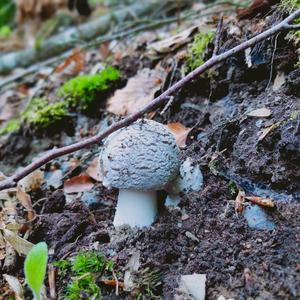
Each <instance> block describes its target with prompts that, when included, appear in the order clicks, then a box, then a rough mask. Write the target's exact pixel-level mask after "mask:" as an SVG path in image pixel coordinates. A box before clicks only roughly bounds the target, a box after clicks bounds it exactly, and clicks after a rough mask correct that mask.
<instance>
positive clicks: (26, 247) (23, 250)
mask: <svg viewBox="0 0 300 300" xmlns="http://www.w3.org/2000/svg"><path fill="white" fill-rule="evenodd" d="M1 230H2V231H3V236H4V238H5V240H6V241H7V242H8V243H9V244H10V245H11V246H12V247H13V248H14V249H15V250H16V251H17V252H18V253H19V254H24V255H27V254H28V252H29V251H30V250H31V248H32V247H33V244H32V243H30V242H29V241H27V240H25V239H23V238H21V237H20V236H18V234H17V233H16V232H13V231H10V230H8V229H1Z"/></svg>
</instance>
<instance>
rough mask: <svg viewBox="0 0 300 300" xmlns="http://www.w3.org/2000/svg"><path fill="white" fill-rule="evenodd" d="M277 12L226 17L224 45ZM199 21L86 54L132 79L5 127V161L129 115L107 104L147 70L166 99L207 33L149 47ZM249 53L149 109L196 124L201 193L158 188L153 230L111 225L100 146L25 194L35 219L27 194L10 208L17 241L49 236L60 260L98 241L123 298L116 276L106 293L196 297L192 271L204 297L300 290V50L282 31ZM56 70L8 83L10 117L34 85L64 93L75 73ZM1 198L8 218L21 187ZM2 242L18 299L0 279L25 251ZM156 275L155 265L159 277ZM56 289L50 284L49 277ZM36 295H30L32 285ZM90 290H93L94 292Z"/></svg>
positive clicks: (112, 203)
mask: <svg viewBox="0 0 300 300" xmlns="http://www.w3.org/2000/svg"><path fill="white" fill-rule="evenodd" d="M266 16H267V17H266ZM280 18H282V13H281V12H280V11H278V10H277V9H275V8H274V7H272V8H269V9H267V12H266V11H264V12H263V13H261V14H260V13H258V14H257V15H255V16H254V17H251V18H244V19H242V20H239V19H238V18H237V17H236V13H234V12H231V13H229V14H228V15H225V17H224V22H223V30H222V35H221V39H220V42H221V47H220V51H219V52H220V53H222V52H224V51H226V50H228V49H230V48H231V47H232V46H234V45H237V44H238V43H239V42H241V41H242V40H244V39H245V38H246V37H249V36H250V35H253V34H256V33H259V32H260V31H262V30H264V29H266V28H268V27H270V26H272V24H273V23H275V22H276V20H279V19H280ZM197 22H200V21H198V20H197V18H196V17H194V18H190V19H187V20H185V19H184V20H181V23H180V25H179V27H178V24H177V23H176V22H175V23H171V24H167V25H164V26H162V27H160V28H158V29H155V30H148V31H144V32H140V33H138V34H136V35H133V36H130V37H126V38H124V39H120V40H118V41H116V40H112V41H110V42H107V43H105V44H103V46H101V48H94V49H91V50H87V51H85V52H84V60H85V66H84V67H83V68H82V69H81V70H80V74H90V73H91V72H92V70H93V69H94V68H95V66H98V67H99V68H101V65H103V64H104V63H105V62H106V63H109V64H110V65H112V66H114V67H115V68H116V69H118V70H119V71H120V74H121V78H120V79H119V80H118V81H117V82H116V83H114V84H113V85H112V86H111V87H110V89H109V90H108V91H107V92H105V93H100V94H99V95H97V98H96V101H94V102H93V104H92V105H91V106H90V107H89V108H88V109H87V110H85V111H83V112H79V111H78V110H75V111H73V112H72V113H71V117H68V118H67V119H63V120H62V122H59V123H57V124H54V125H53V126H50V127H49V128H47V129H43V130H36V129H34V128H32V127H30V126H27V125H26V124H22V125H21V127H20V128H19V129H18V130H16V131H14V132H12V133H8V134H5V135H2V136H1V137H0V170H1V171H2V172H3V173H4V174H5V175H7V176H8V175H12V174H13V173H14V171H15V170H16V169H17V168H19V167H21V166H25V165H26V164H28V163H29V162H30V161H32V160H33V159H34V158H35V157H37V156H39V155H41V154H42V153H45V152H46V151H48V150H49V149H52V148H53V147H61V146H65V145H68V144H70V143H72V142H75V141H79V140H81V139H83V138H85V137H88V136H90V135H92V134H95V133H97V132H98V131H99V130H100V129H103V128H106V127H107V126H108V125H109V124H111V123H113V122H114V121H116V120H119V119H120V115H124V112H123V113H118V112H117V111H118V109H120V110H121V108H120V105H118V104H116V105H115V107H112V104H111V102H109V103H110V104H107V101H110V100H108V99H109V98H111V97H112V96H113V94H114V93H115V91H116V90H118V89H125V88H126V83H127V82H128V80H130V79H131V78H133V77H136V76H137V74H139V72H140V71H141V70H145V69H151V70H154V72H155V73H156V75H157V74H158V73H159V72H160V73H159V76H161V77H160V79H156V81H155V84H154V89H153V87H151V88H150V89H149V91H148V92H149V94H151V95H152V96H151V97H152V99H153V97H154V91H155V89H156V92H155V95H158V94H159V93H161V92H162V91H163V90H165V89H166V88H167V87H168V86H171V85H172V84H173V83H174V82H176V81H178V80H179V79H180V78H181V77H182V70H183V67H184V66H185V63H186V60H187V59H186V57H187V55H188V49H189V47H190V45H191V43H192V41H193V36H195V35H196V34H197V30H196V31H194V32H192V31H191V32H192V33H191V34H190V35H189V38H187V39H185V41H184V43H182V45H180V46H178V45H176V47H173V44H174V43H175V44H176V41H173V44H172V43H169V44H168V45H167V44H166V45H167V46H166V47H167V50H165V51H164V52H161V53H158V52H156V53H155V56H154V55H153V54H150V51H149V49H150V48H149V45H151V44H152V43H153V42H155V41H156V40H158V39H160V40H164V39H166V38H168V37H171V36H172V35H173V34H174V32H176V33H180V32H183V31H184V30H186V29H189V28H191V27H192V26H198V25H199V24H198V23H197ZM202 23H203V24H202ZM217 23H218V16H209V17H206V19H205V22H204V21H201V25H199V26H200V29H199V31H200V32H201V30H202V28H204V26H209V27H211V28H216V27H217ZM207 24H208V25H207ZM177 46H178V47H177ZM174 49H175V50H174ZM212 49H213V43H210V44H209V45H208V46H207V47H206V50H205V54H204V60H205V59H207V58H209V57H210V56H211V55H212ZM249 55H250V62H249V57H248V58H247V57H245V56H247V55H246V53H245V52H242V53H238V54H236V55H234V56H232V57H231V58H230V59H228V60H227V61H225V62H224V63H222V64H220V65H218V66H216V67H214V68H213V69H212V70H211V71H210V72H207V73H206V74H204V75H202V76H200V77H199V78H197V79H195V80H193V81H192V82H190V83H188V85H186V86H185V87H184V88H182V89H181V90H180V92H178V93H177V94H176V95H174V99H173V102H172V104H171V106H170V107H169V108H167V109H166V110H165V111H164V112H163V113H161V112H162V110H163V107H160V108H158V109H157V110H156V111H155V112H153V113H150V114H148V115H147V116H146V117H147V118H152V119H153V120H156V121H158V122H161V123H163V124H169V123H180V124H181V125H183V126H185V127H186V128H189V129H190V130H186V134H185V138H186V140H185V143H186V145H181V146H182V147H181V154H182V160H183V161H184V160H185V159H186V158H190V159H191V160H192V161H193V164H194V165H197V164H198V165H199V166H200V168H201V171H202V173H203V178H204V183H203V187H202V189H201V191H195V192H191V193H186V194H182V195H181V201H180V203H179V204H178V206H176V207H166V206H165V205H164V199H165V197H166V193H165V192H160V193H159V202H160V204H159V215H158V218H157V220H156V221H155V223H154V224H153V225H152V226H151V227H150V228H147V229H130V228H121V229H115V228H114V226H113V223H112V222H113V217H114V214H115V207H116V197H117V194H118V191H117V190H115V189H111V190H109V189H107V188H105V187H104V186H103V185H102V183H101V181H99V180H97V176H92V175H91V173H93V172H92V171H91V169H93V168H94V167H95V166H94V165H95V161H96V160H97V157H98V153H99V147H101V146H100V145H96V146H93V147H91V148H88V149H81V150H79V151H77V152H75V153H73V154H71V155H66V156H63V157H60V158H58V159H55V160H54V161H52V162H51V163H48V164H47V165H46V166H45V167H44V168H43V169H42V172H41V174H42V175H43V178H44V180H43V183H41V184H38V187H35V188H29V189H28V190H27V191H26V193H27V195H29V196H30V200H31V203H32V205H33V208H34V211H35V216H34V217H33V218H32V219H30V217H29V216H28V211H27V210H26V209H25V208H24V207H23V206H22V205H21V204H20V203H17V204H14V205H13V204H12V206H13V207H14V208H13V210H14V213H13V214H14V218H15V221H16V222H17V223H19V224H21V227H20V228H19V236H22V237H24V238H26V239H28V240H29V241H30V242H32V243H37V242H40V241H45V242H46V243H47V245H48V247H49V249H50V252H49V253H50V257H49V262H50V263H53V262H54V261H59V260H61V259H66V260H67V259H70V258H72V257H74V256H76V255H77V254H78V253H81V252H82V251H84V252H86V251H88V250H94V251H99V252H101V253H102V254H103V255H104V256H105V257H106V258H107V259H111V260H113V261H114V274H115V275H116V277H117V278H118V281H119V283H120V287H119V293H118V296H117V295H116V287H115V285H116V281H115V282H114V284H113V285H109V284H107V281H101V282H100V281H99V282H98V284H99V286H100V287H101V293H102V296H103V298H104V299H134V298H137V297H138V296H139V297H141V299H159V298H161V299H166V300H168V299H192V298H191V296H187V295H184V293H183V291H182V290H181V288H180V276H181V275H186V274H193V273H197V274H206V299H220V300H221V299H268V300H270V299H297V298H298V297H300V285H299V282H300V265H299V263H300V253H299V242H300V241H299V238H300V234H299V224H300V217H299V216H300V202H299V200H300V185H299V175H300V174H299V162H300V116H299V112H300V89H299V83H300V82H299V78H300V69H299V68H297V67H295V63H296V62H297V59H298V57H297V54H296V47H295V45H294V44H293V42H291V41H288V40H287V39H286V34H285V33H282V34H278V35H276V36H274V37H273V38H270V39H268V40H265V41H263V42H262V43H260V44H257V45H256V46H255V47H253V48H252V49H251V53H250V54H248V56H249ZM76 63H77V62H76ZM51 70H53V69H51ZM51 70H50V71H49V70H40V71H39V72H36V73H34V74H31V75H29V76H27V77H25V78H21V79H20V80H18V81H17V82H14V83H12V84H10V85H9V86H6V87H5V88H4V89H3V90H2V91H1V92H0V105H2V112H3V107H4V106H5V107H6V108H7V107H9V105H11V106H10V107H13V109H14V110H15V111H18V110H19V111H20V110H21V109H22V108H24V106H25V105H26V103H28V101H29V99H31V98H32V97H33V93H34V94H35V96H38V97H45V98H48V99H55V97H56V96H55V95H56V91H57V89H58V88H59V86H60V85H62V84H63V83H64V82H65V81H66V79H65V77H64V76H65V74H63V76H60V77H59V79H58V77H55V79H51V78H52V77H51V76H53V74H50V73H51ZM148 71H149V70H148ZM49 72H50V73H49ZM63 72H64V71H62V73H63ZM45 74H46V75H45ZM49 74H50V75H49ZM49 76H50V77H49ZM157 76H158V75H157ZM3 78H4V77H3ZM150 80H152V81H153V80H154V79H153V78H151V79H150ZM138 84H139V83H138V80H137V83H136V85H138ZM140 84H142V81H141V83H140ZM137 90H139V89H138V88H137V89H136V90H129V91H128V94H127V101H128V102H129V99H130V98H131V97H132V98H134V99H138V98H139V95H136V94H135V93H138V91H137ZM146 92H147V91H146ZM146 92H145V93H146ZM143 96H146V95H140V97H141V98H142V97H143ZM152 99H150V100H152ZM51 101H53V100H51ZM124 101H125V102H122V105H125V106H126V105H127V106H128V107H127V109H128V110H129V111H130V109H133V111H134V110H136V109H137V108H139V107H140V104H138V103H126V99H125V100H124ZM4 103H5V104H4ZM24 103H25V104H24ZM124 110H125V111H126V109H124ZM0 112H1V108H0ZM113 112H116V113H113ZM125 113H126V112H125ZM91 166H92V167H91ZM89 167H90V168H89ZM88 168H89V169H88ZM89 170H90V171H89ZM35 176H37V175H35ZM70 178H71V179H70ZM72 179H73V181H72ZM33 180H37V179H36V178H34V179H33ZM66 183H68V184H66ZM241 191H243V192H244V193H245V194H246V196H248V197H249V196H255V197H257V198H259V199H260V200H261V199H265V198H268V200H270V201H272V203H274V204H275V205H274V207H266V206H259V205H257V204H254V203H252V202H250V201H248V200H245V202H244V203H242V209H241V210H238V209H237V196H238V195H240V193H241ZM1 193H2V194H1V195H2V196H1V199H2V200H1V201H2V202H1V205H2V210H1V216H2V218H3V220H5V222H8V221H7V220H8V218H7V217H5V213H7V211H8V205H7V204H5V203H6V202H8V201H10V200H9V199H12V198H14V196H12V194H13V192H11V194H10V195H9V196H8V195H7V194H8V192H7V193H6V194H5V192H1ZM11 201H12V203H15V202H14V200H11ZM13 214H12V215H13ZM28 218H29V220H28ZM3 222H4V221H3ZM24 227H25V228H24ZM0 242H1V240H0ZM0 246H1V247H2V248H1V249H0V254H1V255H0V265H1V270H2V271H1V272H0V273H2V274H1V275H0V295H1V296H0V299H9V298H8V297H9V295H11V294H12V290H11V289H10V288H9V286H8V284H7V282H6V281H5V280H4V277H3V276H2V275H3V274H4V273H5V274H10V275H13V276H16V277H17V278H18V279H19V280H20V281H21V282H23V279H24V274H23V262H24V257H22V256H19V255H17V254H16V253H15V252H14V251H13V250H12V251H13V252H14V254H10V260H11V261H10V262H9V261H8V259H7V257H8V252H7V250H8V249H10V247H9V246H7V245H6V246H5V245H4V246H3V245H1V244H0ZM5 251H6V252H5ZM131 258H136V259H137V260H138V263H137V264H138V270H132V272H133V273H134V272H136V274H135V280H136V281H135V283H134V284H133V287H131V289H129V290H128V291H125V290H123V288H122V287H123V283H124V281H126V280H125V279H124V276H125V274H126V273H127V275H128V272H129V273H130V263H129V262H130V259H131ZM128 270H129V271H128ZM152 272H153V273H152ZM48 274H49V273H48ZM153 274H158V275H159V280H158V279H157V278H156V277H155V276H154V275H153ZM127 275H126V276H127ZM148 275H149V276H148ZM152 275H153V276H152ZM151 276H152V277H151ZM108 277H109V276H108ZM110 279H113V277H110ZM99 280H100V279H99ZM70 281H71V276H68V275H65V276H63V275H62V274H61V273H59V272H56V277H55V286H56V295H57V297H58V299H64V295H65V288H66V286H67V285H68V284H69V283H70ZM137 282H138V283H137ZM45 284H46V286H47V289H48V291H49V286H48V281H46V282H45ZM52 288H53V287H52ZM25 292H26V297H28V299H30V291H29V290H26V291H25ZM2 295H3V296H2ZM48 296H49V297H50V295H49V294H48ZM81 297H82V298H81V299H91V298H89V296H87V294H86V295H85V294H84V292H83V293H82V294H81ZM26 299H27V298H26ZM96 299H97V298H96ZM99 299H100V298H99Z"/></svg>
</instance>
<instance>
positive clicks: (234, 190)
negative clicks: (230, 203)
mask: <svg viewBox="0 0 300 300" xmlns="http://www.w3.org/2000/svg"><path fill="white" fill-rule="evenodd" d="M228 188H229V192H230V194H231V195H235V194H237V192H238V188H237V186H236V184H235V182H234V181H229V183H228Z"/></svg>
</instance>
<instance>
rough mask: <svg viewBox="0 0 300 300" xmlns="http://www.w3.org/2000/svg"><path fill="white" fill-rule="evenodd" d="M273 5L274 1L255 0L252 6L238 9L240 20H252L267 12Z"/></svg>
mask: <svg viewBox="0 0 300 300" xmlns="http://www.w3.org/2000/svg"><path fill="white" fill-rule="evenodd" d="M273 4H274V1H273V0H254V1H253V2H252V4H251V5H250V6H248V7H245V8H238V9H237V13H238V19H240V20H241V19H247V18H252V17H254V16H255V15H256V14H257V13H259V12H265V11H266V10H267V9H268V8H269V7H271V5H273Z"/></svg>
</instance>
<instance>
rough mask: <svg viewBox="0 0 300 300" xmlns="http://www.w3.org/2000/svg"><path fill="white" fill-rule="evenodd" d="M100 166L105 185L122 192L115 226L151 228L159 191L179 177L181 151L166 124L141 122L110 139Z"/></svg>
mask: <svg viewBox="0 0 300 300" xmlns="http://www.w3.org/2000/svg"><path fill="white" fill-rule="evenodd" d="M99 167H100V174H101V177H102V182H103V185H104V186H106V187H114V188H118V189H119V195H118V203H117V209H116V213H115V217H114V222H113V223H114V226H115V227H118V226H121V225H129V226H131V227H134V226H137V227H140V228H142V227H149V226H150V225H151V224H152V223H153V222H154V220H155V218H156V215H157V201H156V196H157V195H156V194H157V192H156V191H157V190H162V189H164V188H165V187H166V186H167V185H168V183H170V182H171V181H172V180H174V178H175V177H176V176H177V175H178V174H179V167H180V150H179V148H178V147H177V145H176V141H175V138H174V136H173V135H172V133H171V132H169V131H168V130H167V129H166V127H165V126H164V125H163V124H160V123H158V122H155V121H152V120H142V119H139V120H138V121H136V122H134V123H133V124H132V125H130V126H128V127H126V128H122V129H119V130H118V131H116V132H115V133H113V134H112V135H110V136H109V137H108V139H107V140H106V141H105V144H104V148H103V150H102V152H101V154H100V164H99Z"/></svg>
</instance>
